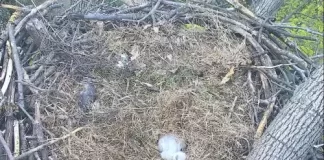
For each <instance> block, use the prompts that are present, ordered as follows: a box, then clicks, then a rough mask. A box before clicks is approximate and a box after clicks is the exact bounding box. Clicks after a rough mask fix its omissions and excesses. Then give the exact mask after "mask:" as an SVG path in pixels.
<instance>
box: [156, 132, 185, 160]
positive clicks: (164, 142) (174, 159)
mask: <svg viewBox="0 0 324 160" xmlns="http://www.w3.org/2000/svg"><path fill="white" fill-rule="evenodd" d="M158 146H159V151H160V153H161V157H162V159H164V160H185V159H186V154H185V153H184V152H182V150H183V149H184V148H185V143H184V141H183V140H181V139H179V138H178V137H176V136H175V135H172V134H167V135H164V136H162V137H161V138H160V139H159V143H158Z"/></svg>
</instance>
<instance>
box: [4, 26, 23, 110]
mask: <svg viewBox="0 0 324 160" xmlns="http://www.w3.org/2000/svg"><path fill="white" fill-rule="evenodd" d="M8 32H9V40H10V45H11V49H12V55H13V59H14V62H15V69H16V72H17V79H18V80H19V81H22V80H23V79H24V72H23V70H22V66H21V63H20V59H19V54H18V51H17V44H16V40H15V36H14V28H13V25H12V24H11V23H9V25H8ZM18 106H19V107H20V108H25V103H24V87H23V85H22V84H19V83H18Z"/></svg>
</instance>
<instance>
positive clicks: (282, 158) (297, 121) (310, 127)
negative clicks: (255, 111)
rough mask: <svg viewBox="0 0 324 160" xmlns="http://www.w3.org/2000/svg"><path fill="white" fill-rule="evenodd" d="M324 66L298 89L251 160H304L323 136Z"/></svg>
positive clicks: (273, 122)
mask: <svg viewBox="0 0 324 160" xmlns="http://www.w3.org/2000/svg"><path fill="white" fill-rule="evenodd" d="M323 77H324V76H323V66H321V67H320V68H318V69H317V70H316V71H314V73H313V74H312V76H311V77H310V78H308V79H307V80H306V82H304V83H303V84H301V85H300V86H298V87H297V88H296V90H295V92H294V95H293V97H292V98H291V99H290V100H289V102H288V103H287V104H286V105H285V106H284V108H283V109H282V110H281V111H280V112H279V114H278V115H277V117H276V118H275V119H274V120H273V121H272V122H271V124H270V126H269V127H268V129H267V130H266V132H265V133H264V134H263V136H262V137H261V139H260V140H259V141H258V142H256V143H255V144H254V147H253V149H252V151H251V152H250V154H249V156H248V160H260V159H262V160H295V159H296V160H299V159H305V157H306V155H307V153H308V152H309V151H310V149H311V148H312V145H313V144H314V143H315V142H316V141H317V140H319V139H320V138H321V136H322V135H323V111H324V109H323V105H324V104H323V101H324V95H323V92H324V90H323V86H324V80H323Z"/></svg>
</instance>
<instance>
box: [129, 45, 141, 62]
mask: <svg viewBox="0 0 324 160" xmlns="http://www.w3.org/2000/svg"><path fill="white" fill-rule="evenodd" d="M139 52H140V50H139V46H138V45H134V46H133V47H132V51H131V55H132V57H131V61H133V60H135V59H136V58H137V57H138V56H139Z"/></svg>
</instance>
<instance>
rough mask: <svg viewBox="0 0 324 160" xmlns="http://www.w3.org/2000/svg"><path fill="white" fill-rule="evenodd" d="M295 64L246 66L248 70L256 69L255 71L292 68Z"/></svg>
mask: <svg viewBox="0 0 324 160" xmlns="http://www.w3.org/2000/svg"><path fill="white" fill-rule="evenodd" d="M295 64H296V63H289V64H278V65H275V66H248V68H256V69H273V68H278V67H282V66H292V65H295Z"/></svg>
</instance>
